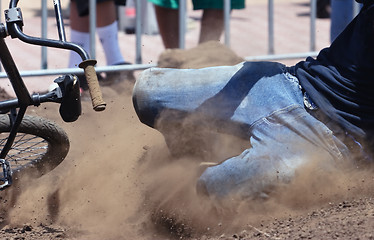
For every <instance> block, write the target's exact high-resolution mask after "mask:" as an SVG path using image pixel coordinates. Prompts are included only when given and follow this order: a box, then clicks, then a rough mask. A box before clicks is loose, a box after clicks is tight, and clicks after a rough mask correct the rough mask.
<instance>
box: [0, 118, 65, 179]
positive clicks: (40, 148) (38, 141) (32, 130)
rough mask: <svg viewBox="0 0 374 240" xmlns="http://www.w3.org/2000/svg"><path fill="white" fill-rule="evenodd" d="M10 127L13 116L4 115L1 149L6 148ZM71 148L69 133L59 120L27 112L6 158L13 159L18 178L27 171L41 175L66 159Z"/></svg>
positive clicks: (0, 125)
mask: <svg viewBox="0 0 374 240" xmlns="http://www.w3.org/2000/svg"><path fill="white" fill-rule="evenodd" d="M10 130H11V126H10V119H9V116H8V115H4V114H2V115H0V148H2V147H4V145H5V143H6V140H7V138H8V135H9V131H10ZM69 147H70V144H69V138H68V136H67V134H66V132H65V131H64V130H63V129H62V128H61V127H59V126H58V125H57V124H56V123H54V122H52V121H50V120H48V119H45V118H41V117H36V116H29V115H25V116H24V118H23V120H22V122H21V125H20V127H19V129H18V133H17V136H16V139H15V140H14V143H13V145H12V148H11V150H10V151H9V153H8V155H7V156H6V158H5V160H8V161H9V162H10V166H11V169H12V172H13V176H14V177H19V176H20V173H24V172H29V174H32V177H40V176H41V175H44V174H46V173H47V172H49V171H51V170H52V169H54V168H55V167H56V166H58V165H59V164H60V163H61V162H62V161H63V160H64V159H65V157H66V155H67V153H68V152H69Z"/></svg>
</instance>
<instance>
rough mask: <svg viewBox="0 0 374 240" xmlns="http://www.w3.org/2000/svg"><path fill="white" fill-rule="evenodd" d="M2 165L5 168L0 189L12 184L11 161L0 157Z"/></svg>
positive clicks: (0, 180)
mask: <svg viewBox="0 0 374 240" xmlns="http://www.w3.org/2000/svg"><path fill="white" fill-rule="evenodd" d="M0 165H1V167H2V169H3V177H2V178H0V182H1V184H0V190H3V189H4V188H6V187H9V186H10V185H12V169H11V168H10V164H9V161H7V160H5V159H0Z"/></svg>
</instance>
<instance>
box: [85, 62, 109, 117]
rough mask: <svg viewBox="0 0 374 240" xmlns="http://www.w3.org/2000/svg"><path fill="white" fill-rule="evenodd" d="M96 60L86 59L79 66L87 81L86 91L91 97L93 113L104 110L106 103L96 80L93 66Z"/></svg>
mask: <svg viewBox="0 0 374 240" xmlns="http://www.w3.org/2000/svg"><path fill="white" fill-rule="evenodd" d="M95 64H96V60H92V59H88V60H85V61H83V62H81V63H80V64H79V67H80V68H83V70H84V74H85V76H86V79H87V84H88V89H89V92H90V95H91V101H92V107H93V109H94V110H95V111H97V112H99V111H103V110H105V107H106V103H105V102H104V100H103V97H102V94H101V90H100V86H99V82H98V80H97V75H96V71H95V68H94V65H95Z"/></svg>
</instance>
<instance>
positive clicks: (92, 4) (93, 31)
mask: <svg viewBox="0 0 374 240" xmlns="http://www.w3.org/2000/svg"><path fill="white" fill-rule="evenodd" d="M89 12H90V14H89V22H90V58H91V59H96V38H95V36H96V0H90V1H89Z"/></svg>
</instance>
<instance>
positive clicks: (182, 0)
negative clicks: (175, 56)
mask: <svg viewBox="0 0 374 240" xmlns="http://www.w3.org/2000/svg"><path fill="white" fill-rule="evenodd" d="M186 11H187V7H186V0H179V48H180V49H184V48H185V35H186Z"/></svg>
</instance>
